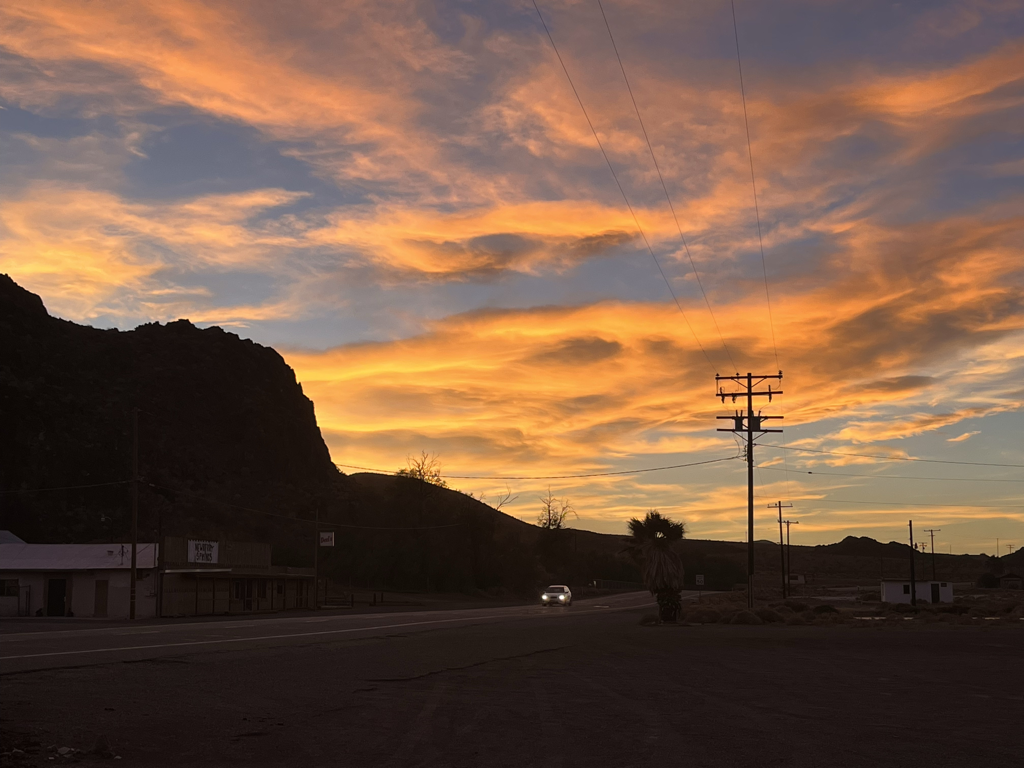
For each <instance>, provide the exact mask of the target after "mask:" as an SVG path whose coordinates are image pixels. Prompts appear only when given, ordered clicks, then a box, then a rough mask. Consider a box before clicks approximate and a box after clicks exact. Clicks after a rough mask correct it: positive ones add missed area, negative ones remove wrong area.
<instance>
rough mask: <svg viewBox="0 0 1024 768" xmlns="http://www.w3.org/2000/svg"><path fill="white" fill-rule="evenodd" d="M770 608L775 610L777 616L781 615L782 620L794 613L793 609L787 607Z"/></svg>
mask: <svg viewBox="0 0 1024 768" xmlns="http://www.w3.org/2000/svg"><path fill="white" fill-rule="evenodd" d="M772 607H773V608H775V610H776V611H778V612H779V614H781V615H782V616H783V618H785V617H786V616H789V615H790V614H792V613H794V611H793V609H792V608H790V607H789V606H788V605H776V606H772Z"/></svg>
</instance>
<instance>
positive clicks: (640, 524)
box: [627, 509, 686, 621]
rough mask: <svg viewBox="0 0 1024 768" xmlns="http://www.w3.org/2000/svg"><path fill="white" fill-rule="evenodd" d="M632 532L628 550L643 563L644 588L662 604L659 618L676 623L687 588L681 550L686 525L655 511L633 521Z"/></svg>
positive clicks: (641, 566) (630, 524)
mask: <svg viewBox="0 0 1024 768" xmlns="http://www.w3.org/2000/svg"><path fill="white" fill-rule="evenodd" d="M629 533H630V537H631V538H630V541H629V546H628V548H627V551H628V552H629V553H630V554H631V555H632V556H633V557H634V559H636V560H637V561H638V562H639V564H640V575H641V578H642V579H643V582H644V586H645V587H647V589H648V590H649V591H650V593H651V594H652V595H654V597H655V598H656V599H657V601H658V617H659V618H660V619H661V620H662V621H675V620H676V619H677V618H678V617H679V607H680V594H679V593H680V592H681V591H682V589H683V563H682V561H681V560H680V559H679V553H678V552H677V547H678V543H679V542H680V541H681V540H682V539H683V537H684V536H685V535H686V524H685V523H677V522H675V521H674V520H670V519H669V518H667V517H663V516H662V514H661V513H660V512H659V511H658V510H656V509H652V510H650V511H649V512H648V513H647V515H646V516H645V517H644V519H643V520H638V519H637V518H635V517H634V518H632V519H631V520H630V521H629Z"/></svg>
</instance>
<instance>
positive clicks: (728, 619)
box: [718, 611, 739, 624]
mask: <svg viewBox="0 0 1024 768" xmlns="http://www.w3.org/2000/svg"><path fill="white" fill-rule="evenodd" d="M737 613H739V611H722V615H721V616H719V617H718V623H719V624H732V617H733V616H735V615H736V614H737Z"/></svg>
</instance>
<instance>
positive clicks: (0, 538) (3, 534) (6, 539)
mask: <svg viewBox="0 0 1024 768" xmlns="http://www.w3.org/2000/svg"><path fill="white" fill-rule="evenodd" d="M24 543H25V540H24V539H21V538H19V537H17V536H15V535H14V534H13V533H11V532H10V531H0V544H24Z"/></svg>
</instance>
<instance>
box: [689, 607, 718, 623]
mask: <svg viewBox="0 0 1024 768" xmlns="http://www.w3.org/2000/svg"><path fill="white" fill-rule="evenodd" d="M720 618H721V614H719V613H718V611H716V610H715V609H714V608H698V609H697V610H695V611H692V612H691V613H689V614H687V620H688V621H691V622H693V623H694V624H716V623H717V622H718V620H719V619H720Z"/></svg>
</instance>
